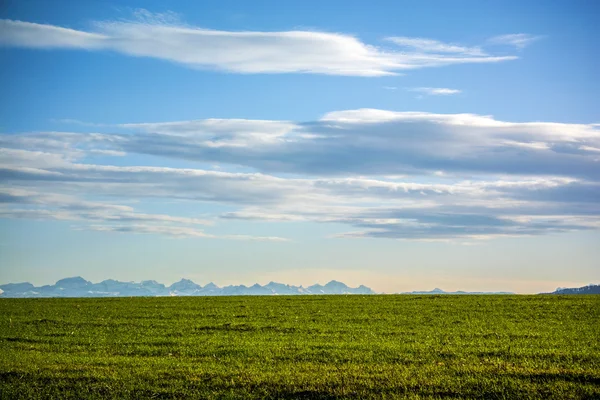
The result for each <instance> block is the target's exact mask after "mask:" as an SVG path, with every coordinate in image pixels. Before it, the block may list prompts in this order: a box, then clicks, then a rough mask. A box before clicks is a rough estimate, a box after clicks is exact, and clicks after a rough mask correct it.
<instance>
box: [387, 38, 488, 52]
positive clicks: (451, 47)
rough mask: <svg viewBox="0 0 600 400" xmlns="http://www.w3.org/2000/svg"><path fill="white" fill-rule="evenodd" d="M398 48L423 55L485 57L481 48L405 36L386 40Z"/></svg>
mask: <svg viewBox="0 0 600 400" xmlns="http://www.w3.org/2000/svg"><path fill="white" fill-rule="evenodd" d="M386 39H387V40H388V41H390V42H392V43H395V44H397V45H398V46H401V47H405V48H410V49H414V50H416V51H419V52H423V53H442V54H444V53H449V54H460V55H467V56H487V54H486V53H485V52H484V51H483V50H482V49H481V47H478V46H474V47H467V46H462V45H459V44H455V43H445V42H442V41H439V40H434V39H426V38H415V37H406V36H394V37H388V38H386Z"/></svg>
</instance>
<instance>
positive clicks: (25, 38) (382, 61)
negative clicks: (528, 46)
mask: <svg viewBox="0 0 600 400" xmlns="http://www.w3.org/2000/svg"><path fill="white" fill-rule="evenodd" d="M134 16H135V17H136V18H137V19H135V20H132V21H124V20H118V21H104V22H96V23H94V30H93V31H91V32H87V31H80V30H74V29H67V28H63V27H59V26H54V25H47V24H36V23H31V22H25V21H14V20H0V45H4V46H17V47H31V48H63V49H87V50H110V51H116V52H119V53H122V54H127V55H131V56H138V57H153V58H159V59H164V60H169V61H173V62H176V63H180V64H184V65H187V66H190V67H195V68H209V69H218V70H224V71H229V72H236V73H314V74H328V75H354V76H383V75H395V74H398V73H399V72H400V71H403V70H409V69H416V68H425V67H438V66H444V65H451V64H463V63H495V62H500V61H508V60H514V59H516V58H517V57H516V56H493V55H488V54H486V53H483V52H481V51H480V50H479V48H476V47H463V46H458V45H449V44H445V43H442V42H438V41H434V40H428V39H427V40H426V39H420V38H402V37H394V38H389V41H391V42H394V43H395V44H396V45H401V46H404V47H407V46H408V47H409V48H411V49H413V50H411V51H403V52H400V51H396V50H385V49H382V48H380V47H377V46H375V45H372V44H367V43H363V42H361V41H360V40H359V39H358V38H356V37H354V36H351V35H347V34H340V33H327V32H318V31H282V32H252V31H244V32H233V31H219V30H210V29H203V28H197V27H191V26H188V25H185V24H182V23H180V22H178V21H177V20H176V18H174V16H173V15H172V14H159V15H156V14H152V13H149V12H147V11H145V10H138V12H137V13H136V14H135V15H134Z"/></svg>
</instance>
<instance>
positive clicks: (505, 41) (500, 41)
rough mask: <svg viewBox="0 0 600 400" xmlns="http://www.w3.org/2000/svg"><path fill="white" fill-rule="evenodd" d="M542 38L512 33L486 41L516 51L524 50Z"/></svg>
mask: <svg viewBox="0 0 600 400" xmlns="http://www.w3.org/2000/svg"><path fill="white" fill-rule="evenodd" d="M542 38H543V36H536V35H530V34H528V33H513V34H508V35H499V36H494V37H493V38H490V39H489V40H488V42H489V43H491V44H497V45H508V46H514V47H516V48H517V49H524V48H525V47H527V46H529V45H530V44H532V43H533V42H536V41H538V40H540V39H542Z"/></svg>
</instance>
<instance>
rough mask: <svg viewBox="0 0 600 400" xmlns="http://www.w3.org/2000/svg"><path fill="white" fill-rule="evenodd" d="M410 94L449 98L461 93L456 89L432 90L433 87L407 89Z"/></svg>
mask: <svg viewBox="0 0 600 400" xmlns="http://www.w3.org/2000/svg"><path fill="white" fill-rule="evenodd" d="M409 90H410V91H411V92H417V93H421V94H424V95H427V96H449V95H453V94H459V93H461V91H460V90H458V89H449V88H434V87H416V88H411V89H409Z"/></svg>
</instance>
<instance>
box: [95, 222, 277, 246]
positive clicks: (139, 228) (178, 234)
mask: <svg viewBox="0 0 600 400" xmlns="http://www.w3.org/2000/svg"><path fill="white" fill-rule="evenodd" d="M84 229H86V230H92V231H99V232H116V233H136V234H154V235H164V236H171V237H174V238H203V239H227V240H251V241H258V242H287V241H288V240H287V239H284V238H280V237H276V236H248V235H221V236H219V235H209V234H206V233H204V232H203V231H200V230H198V229H194V228H189V227H181V226H156V225H141V224H133V225H89V226H86V227H84Z"/></svg>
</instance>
